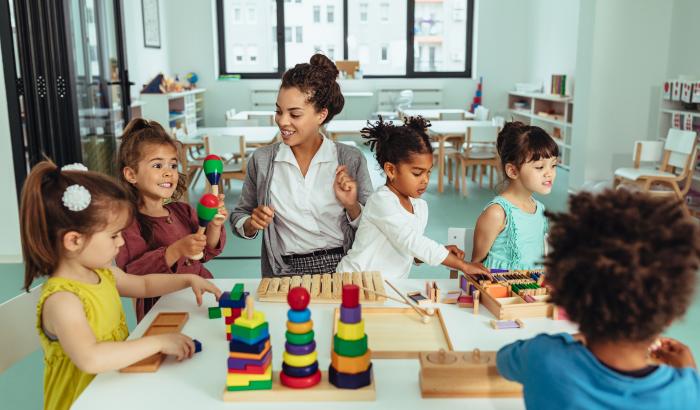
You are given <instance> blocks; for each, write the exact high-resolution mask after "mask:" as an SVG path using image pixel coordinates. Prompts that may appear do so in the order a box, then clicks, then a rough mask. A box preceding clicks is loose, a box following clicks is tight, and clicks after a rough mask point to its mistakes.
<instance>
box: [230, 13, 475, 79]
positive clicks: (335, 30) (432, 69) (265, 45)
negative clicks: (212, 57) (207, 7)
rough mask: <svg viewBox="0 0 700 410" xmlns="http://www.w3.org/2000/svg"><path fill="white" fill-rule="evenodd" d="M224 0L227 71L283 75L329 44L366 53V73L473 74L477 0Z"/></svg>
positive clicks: (343, 52)
mask: <svg viewBox="0 0 700 410" xmlns="http://www.w3.org/2000/svg"><path fill="white" fill-rule="evenodd" d="M216 6H217V23H218V25H217V26H218V27H217V28H218V40H219V47H218V48H219V72H220V74H222V75H224V74H240V75H241V77H242V78H279V77H280V76H281V75H282V73H283V72H284V71H285V70H286V69H288V68H291V67H293V66H294V65H295V64H298V63H300V62H307V61H308V59H309V57H311V55H313V54H314V53H315V52H317V51H318V52H324V50H325V54H326V56H328V57H329V58H331V59H333V60H359V61H360V65H361V67H362V71H363V74H364V75H365V76H366V77H410V78H413V77H469V76H470V75H471V60H472V51H471V49H472V47H471V46H472V44H471V42H472V31H473V29H472V25H473V24H472V22H473V14H474V0H441V1H432V0H431V1H427V0H375V1H371V0H323V1H319V0H258V1H255V2H253V1H251V0H216ZM278 7H282V9H280V12H279V13H278V11H277V10H278ZM345 13H347V15H346V14H345ZM324 17H325V18H324ZM327 23H330V24H327ZM244 27H245V29H244ZM304 34H305V35H304ZM278 39H279V40H280V42H278V41H277V40H278ZM282 39H284V41H282ZM251 40H253V41H252V43H253V44H251V45H250V46H251V47H254V50H256V52H255V53H253V52H252V50H253V49H249V48H248V46H247V44H248V43H249V42H251ZM319 40H322V41H324V43H322V44H314V43H316V41H319ZM241 43H243V44H244V45H245V46H244V47H243V50H242V51H240V52H238V53H236V52H235V50H234V49H235V47H236V45H237V44H241Z"/></svg>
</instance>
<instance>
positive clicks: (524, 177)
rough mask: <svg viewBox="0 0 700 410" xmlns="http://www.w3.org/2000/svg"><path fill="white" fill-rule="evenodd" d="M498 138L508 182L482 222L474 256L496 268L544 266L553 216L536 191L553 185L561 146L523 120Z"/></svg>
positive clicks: (543, 192) (476, 234)
mask: <svg viewBox="0 0 700 410" xmlns="http://www.w3.org/2000/svg"><path fill="white" fill-rule="evenodd" d="M496 144H497V149H498V155H499V157H500V158H501V167H502V171H503V176H504V180H505V184H506V185H505V189H504V190H503V192H502V193H501V194H500V195H498V196H496V197H495V198H494V199H493V200H491V202H489V203H488V204H487V205H486V207H485V208H484V211H483V212H482V213H481V215H480V216H479V219H478V220H477V222H476V228H475V230H474V249H473V252H472V262H483V264H484V265H485V266H486V267H487V268H491V269H508V270H520V269H541V268H542V260H543V258H544V252H545V235H546V233H547V219H546V217H545V215H544V205H542V203H541V202H539V201H537V200H536V199H534V198H533V197H532V194H533V193H535V192H536V193H538V194H541V195H547V194H549V193H550V192H551V191H552V184H553V183H554V179H555V178H556V176H557V171H556V166H557V164H558V162H559V147H558V145H557V143H556V142H554V140H553V139H552V137H550V136H549V134H547V132H546V131H545V130H543V129H542V128H539V127H533V126H529V125H525V124H523V123H521V122H509V123H506V124H505V126H504V127H503V130H502V131H501V132H500V133H499V134H498V140H497V142H496Z"/></svg>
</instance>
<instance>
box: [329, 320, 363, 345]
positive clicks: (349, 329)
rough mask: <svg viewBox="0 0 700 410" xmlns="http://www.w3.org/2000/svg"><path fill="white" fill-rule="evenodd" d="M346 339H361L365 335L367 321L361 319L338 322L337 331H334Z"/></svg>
mask: <svg viewBox="0 0 700 410" xmlns="http://www.w3.org/2000/svg"><path fill="white" fill-rule="evenodd" d="M333 333H334V334H337V335H338V337H339V338H341V339H344V340H359V339H362V338H363V337H364V336H365V322H364V320H360V321H359V322H357V323H343V322H339V323H337V331H336V332H333Z"/></svg>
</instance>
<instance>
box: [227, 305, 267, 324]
mask: <svg viewBox="0 0 700 410" xmlns="http://www.w3.org/2000/svg"><path fill="white" fill-rule="evenodd" d="M233 323H234V324H235V325H236V326H240V327H247V328H249V329H254V328H256V327H258V326H260V325H262V324H263V323H265V314H264V313H263V312H261V311H259V310H256V311H253V318H252V319H248V312H247V311H246V310H245V309H243V310H242V311H241V315H240V316H239V317H238V318H237V319H236V320H235V321H234V322H233Z"/></svg>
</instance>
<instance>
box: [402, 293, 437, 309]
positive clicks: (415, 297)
mask: <svg viewBox="0 0 700 410" xmlns="http://www.w3.org/2000/svg"><path fill="white" fill-rule="evenodd" d="M406 296H408V298H409V299H411V300H412V301H413V303H415V304H416V305H418V306H422V305H425V304H428V303H430V302H431V300H430V299H429V298H426V297H425V296H423V294H422V293H420V292H418V291H413V292H408V293H407V294H406Z"/></svg>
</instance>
